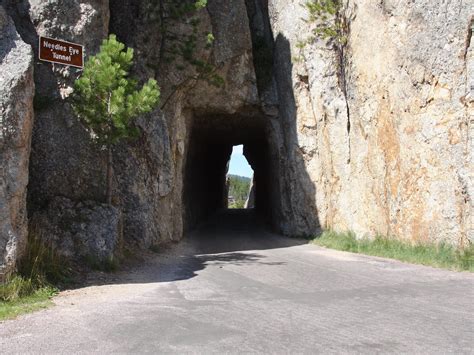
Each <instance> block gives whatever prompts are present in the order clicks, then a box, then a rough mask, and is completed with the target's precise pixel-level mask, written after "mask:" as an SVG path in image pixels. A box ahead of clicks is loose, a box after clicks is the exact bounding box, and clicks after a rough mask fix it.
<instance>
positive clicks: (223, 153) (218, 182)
mask: <svg viewBox="0 0 474 355" xmlns="http://www.w3.org/2000/svg"><path fill="white" fill-rule="evenodd" d="M266 123H267V122H266V118H265V117H264V116H263V117H262V116H233V115H232V116H228V115H227V116H205V117H199V116H198V117H195V118H194V120H193V123H192V124H191V133H190V138H189V145H188V153H187V157H186V163H185V171H184V197H183V199H184V205H185V218H184V221H185V232H188V231H190V230H192V229H194V228H195V227H196V226H197V225H198V224H199V223H201V222H204V221H206V220H207V219H208V218H209V217H211V216H213V215H214V214H215V213H217V212H219V211H223V210H227V208H228V190H227V184H226V182H227V174H228V163H229V160H230V158H231V154H232V150H233V147H234V146H240V145H241V146H243V149H242V152H243V156H244V157H245V158H246V159H247V161H248V163H249V164H250V166H251V168H252V169H253V171H254V177H253V178H254V181H255V185H256V189H255V201H254V207H255V208H254V209H253V210H252V211H253V213H255V215H256V216H258V217H259V220H263V221H265V222H266V223H267V224H271V223H272V213H271V211H272V208H271V207H272V204H273V201H274V196H272V194H271V191H272V187H273V185H272V184H273V183H274V181H275V179H272V176H274V175H273V174H272V164H271V158H270V157H271V155H270V147H269V141H268V137H267V130H266ZM249 212H250V211H247V213H249Z"/></svg>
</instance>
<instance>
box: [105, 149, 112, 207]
mask: <svg viewBox="0 0 474 355" xmlns="http://www.w3.org/2000/svg"><path fill="white" fill-rule="evenodd" d="M112 176H113V167H112V147H110V146H109V147H107V192H106V197H105V200H106V201H105V203H107V204H109V205H111V204H112Z"/></svg>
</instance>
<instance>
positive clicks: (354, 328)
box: [0, 212, 474, 354]
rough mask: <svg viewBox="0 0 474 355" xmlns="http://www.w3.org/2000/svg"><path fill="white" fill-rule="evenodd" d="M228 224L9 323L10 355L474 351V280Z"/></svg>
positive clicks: (226, 220) (0, 334)
mask: <svg viewBox="0 0 474 355" xmlns="http://www.w3.org/2000/svg"><path fill="white" fill-rule="evenodd" d="M252 218H253V217H251V216H250V215H247V214H242V213H239V212H235V213H231V214H227V215H222V214H221V215H219V216H218V217H217V218H216V219H214V221H211V222H209V223H208V224H207V225H205V226H203V227H202V228H201V229H200V230H198V231H197V232H195V233H193V234H192V235H191V236H189V237H188V238H187V239H186V241H185V242H183V243H181V244H179V245H177V246H174V247H173V248H171V249H169V250H167V251H164V252H163V255H158V256H155V257H153V258H149V259H148V260H147V262H146V263H145V264H144V265H143V266H140V268H137V269H135V270H131V271H127V272H122V273H119V274H118V275H114V276H113V279H111V280H109V281H110V284H108V285H102V286H92V287H85V288H82V289H79V290H74V291H69V292H65V293H63V294H61V295H60V296H58V297H57V298H56V299H55V303H56V306H55V307H53V308H50V309H48V310H45V311H41V312H38V313H34V314H30V315H26V316H22V317H20V318H19V319H17V320H13V321H7V322H4V323H2V324H0V349H1V350H0V352H1V353H2V354H8V353H96V352H100V353H133V354H137V353H145V352H158V353H178V354H184V353H199V354H211V353H215V354H223V353H265V354H302V353H306V354H314V353H364V354H366V353H423V354H434V353H449V352H451V353H456V354H460V353H465V354H469V353H471V354H472V353H474V302H473V301H474V289H473V286H474V283H473V281H474V278H473V275H471V274H467V273H454V272H448V271H442V270H435V269H432V268H428V267H422V266H413V265H407V264H403V263H399V262H395V261H389V260H385V259H379V258H373V257H366V256H360V255H354V254H349V253H342V252H336V251H330V250H325V249H322V248H319V247H316V246H312V245H308V244H306V243H304V242H303V241H298V240H292V239H288V238H284V237H280V236H276V235H272V234H269V233H266V232H265V231H264V230H263V229H261V228H260V227H258V226H253V227H251V226H250V223H249V222H250V221H251V220H252Z"/></svg>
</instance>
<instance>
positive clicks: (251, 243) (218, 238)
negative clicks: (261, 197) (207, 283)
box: [90, 210, 307, 285]
mask: <svg viewBox="0 0 474 355" xmlns="http://www.w3.org/2000/svg"><path fill="white" fill-rule="evenodd" d="M306 243H307V241H305V240H303V239H293V238H288V237H283V236H281V235H278V234H274V233H271V232H270V231H269V230H268V228H267V226H266V225H265V224H264V223H263V222H262V221H261V220H260V219H259V217H258V216H257V215H256V214H255V213H254V211H252V210H223V211H219V212H217V213H216V214H215V215H214V216H213V217H211V218H210V219H209V220H207V221H205V222H204V223H202V224H201V225H200V226H199V227H198V228H197V229H196V230H195V231H193V232H191V233H189V234H188V235H187V236H185V238H184V240H183V241H182V242H181V243H179V244H176V245H173V246H170V247H168V248H166V249H164V250H163V251H162V252H160V253H158V254H156V255H154V256H150V257H149V258H146V260H145V262H144V264H143V265H140V266H139V267H137V268H134V269H132V270H127V271H122V272H119V273H117V274H111V275H110V279H108V277H106V279H104V280H102V282H97V280H93V279H92V280H91V282H90V284H94V285H97V284H116V283H158V282H172V281H180V280H187V279H190V278H193V277H196V276H198V274H199V272H200V271H201V270H204V269H205V268H206V267H207V266H209V265H218V266H224V265H235V266H242V265H249V264H252V265H273V266H278V265H283V264H284V262H270V261H266V260H265V259H266V256H265V255H263V254H262V253H260V252H259V251H264V250H270V249H279V248H288V247H293V246H297V245H302V244H306Z"/></svg>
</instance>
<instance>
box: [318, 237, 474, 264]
mask: <svg viewBox="0 0 474 355" xmlns="http://www.w3.org/2000/svg"><path fill="white" fill-rule="evenodd" d="M312 243H313V244H316V245H319V246H322V247H326V248H331V249H336V250H342V251H348V252H352V253H360V254H366V255H373V256H380V257H384V258H390V259H397V260H400V261H405V262H409V263H413V264H421V265H427V266H433V267H438V268H444V269H450V270H458V271H470V272H474V246H473V245H470V246H469V247H467V248H465V249H463V250H459V249H456V248H454V247H452V246H449V245H445V244H439V245H435V244H427V245H421V244H415V245H412V244H409V243H407V242H403V241H399V240H396V239H390V238H386V237H380V236H379V237H376V238H374V239H368V238H362V239H357V238H356V236H355V234H354V233H350V232H349V233H336V232H333V231H326V232H324V233H322V234H321V235H320V236H319V237H316V238H315V239H313V240H312Z"/></svg>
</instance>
